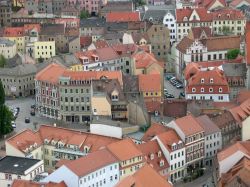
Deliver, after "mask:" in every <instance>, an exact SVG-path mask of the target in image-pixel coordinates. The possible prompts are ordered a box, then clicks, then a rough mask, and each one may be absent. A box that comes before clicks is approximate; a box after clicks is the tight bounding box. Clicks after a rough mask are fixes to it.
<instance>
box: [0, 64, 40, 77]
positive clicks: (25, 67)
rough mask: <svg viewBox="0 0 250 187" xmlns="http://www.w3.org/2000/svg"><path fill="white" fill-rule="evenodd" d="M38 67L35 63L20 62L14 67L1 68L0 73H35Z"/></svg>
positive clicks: (8, 74) (15, 74)
mask: <svg viewBox="0 0 250 187" xmlns="http://www.w3.org/2000/svg"><path fill="white" fill-rule="evenodd" d="M37 69H38V68H37V66H36V65H34V64H20V65H17V66H15V67H13V68H0V75H1V76H2V75H6V76H24V75H30V74H35V73H36V72H37Z"/></svg>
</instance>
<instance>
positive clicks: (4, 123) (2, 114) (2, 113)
mask: <svg viewBox="0 0 250 187" xmlns="http://www.w3.org/2000/svg"><path fill="white" fill-rule="evenodd" d="M12 120H13V114H12V112H11V111H10V110H9V108H8V107H7V106H6V105H5V94H4V89H3V84H2V82H1V81H0V136H3V135H5V134H8V133H10V132H11V131H12V130H13V128H12V126H11V121H12Z"/></svg>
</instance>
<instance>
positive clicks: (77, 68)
mask: <svg viewBox="0 0 250 187" xmlns="http://www.w3.org/2000/svg"><path fill="white" fill-rule="evenodd" d="M70 70H71V71H83V66H82V64H74V65H72V66H70Z"/></svg>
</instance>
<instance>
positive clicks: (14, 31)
mask: <svg viewBox="0 0 250 187" xmlns="http://www.w3.org/2000/svg"><path fill="white" fill-rule="evenodd" d="M3 36H4V38H6V39H8V40H10V41H13V42H15V43H16V49H17V52H21V53H24V51H25V36H24V27H6V28H4V33H3Z"/></svg>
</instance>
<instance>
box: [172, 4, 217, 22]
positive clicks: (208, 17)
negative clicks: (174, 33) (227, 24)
mask: <svg viewBox="0 0 250 187" xmlns="http://www.w3.org/2000/svg"><path fill="white" fill-rule="evenodd" d="M194 11H195V12H196V13H197V14H198V16H199V18H200V19H199V20H198V18H196V19H195V20H190V16H191V15H192V13H193V12H194ZM185 17H186V18H187V20H185V21H186V22H200V21H202V22H210V21H212V14H210V13H208V11H207V10H206V9H205V8H195V9H190V8H185V9H184V8H183V9H176V22H177V23H178V22H185V21H184V18H185Z"/></svg>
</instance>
